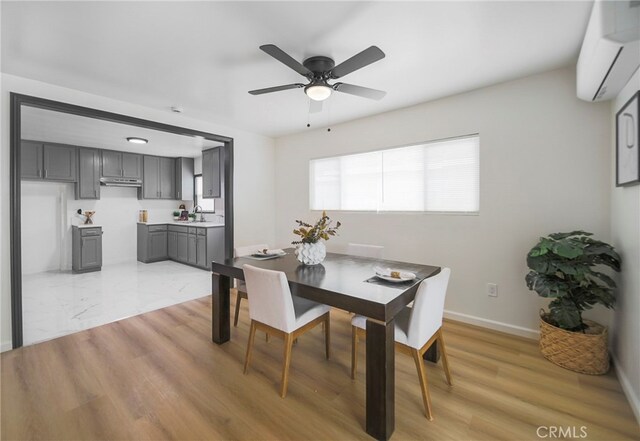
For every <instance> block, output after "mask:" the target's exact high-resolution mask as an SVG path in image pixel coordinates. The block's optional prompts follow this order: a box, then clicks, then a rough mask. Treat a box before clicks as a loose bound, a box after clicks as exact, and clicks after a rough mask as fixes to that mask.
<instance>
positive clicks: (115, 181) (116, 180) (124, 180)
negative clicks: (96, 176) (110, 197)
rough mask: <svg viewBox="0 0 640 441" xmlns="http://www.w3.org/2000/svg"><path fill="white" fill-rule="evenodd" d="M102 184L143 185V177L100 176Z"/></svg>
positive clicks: (108, 185) (119, 185)
mask: <svg viewBox="0 0 640 441" xmlns="http://www.w3.org/2000/svg"><path fill="white" fill-rule="evenodd" d="M100 185H104V186H105V187H142V179H135V178H100Z"/></svg>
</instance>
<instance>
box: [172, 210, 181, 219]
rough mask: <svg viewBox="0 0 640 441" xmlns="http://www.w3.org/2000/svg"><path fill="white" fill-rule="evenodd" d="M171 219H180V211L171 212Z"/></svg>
mask: <svg viewBox="0 0 640 441" xmlns="http://www.w3.org/2000/svg"><path fill="white" fill-rule="evenodd" d="M173 220H180V212H179V211H178V210H175V211H174V212H173Z"/></svg>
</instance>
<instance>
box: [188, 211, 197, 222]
mask: <svg viewBox="0 0 640 441" xmlns="http://www.w3.org/2000/svg"><path fill="white" fill-rule="evenodd" d="M189 221H190V222H195V221H196V214H195V213H189Z"/></svg>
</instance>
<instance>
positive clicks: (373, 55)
mask: <svg viewBox="0 0 640 441" xmlns="http://www.w3.org/2000/svg"><path fill="white" fill-rule="evenodd" d="M383 58H384V52H382V51H381V50H380V48H379V47H378V46H371V47H369V48H367V49H365V50H363V51H362V52H360V53H359V54H356V55H354V56H353V57H351V58H349V59H348V60H346V61H343V62H342V63H340V64H338V65H337V66H336V67H334V68H333V69H332V70H331V78H340V77H344V76H345V75H347V74H350V73H351V72H353V71H354V70H358V69H362V68H363V67H365V66H368V65H370V64H371V63H375V62H376V61H378V60H382V59H383Z"/></svg>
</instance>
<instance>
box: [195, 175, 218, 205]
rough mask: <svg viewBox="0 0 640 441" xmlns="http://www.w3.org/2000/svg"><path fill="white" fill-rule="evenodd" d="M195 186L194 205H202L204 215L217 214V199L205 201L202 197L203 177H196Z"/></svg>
mask: <svg viewBox="0 0 640 441" xmlns="http://www.w3.org/2000/svg"><path fill="white" fill-rule="evenodd" d="M194 181H195V182H194V185H195V190H196V191H195V199H194V201H193V203H194V204H195V205H194V207H195V206H196V205H200V206H201V207H202V211H203V212H204V213H215V211H216V210H215V205H214V200H215V199H203V197H202V175H195V176H194Z"/></svg>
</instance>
